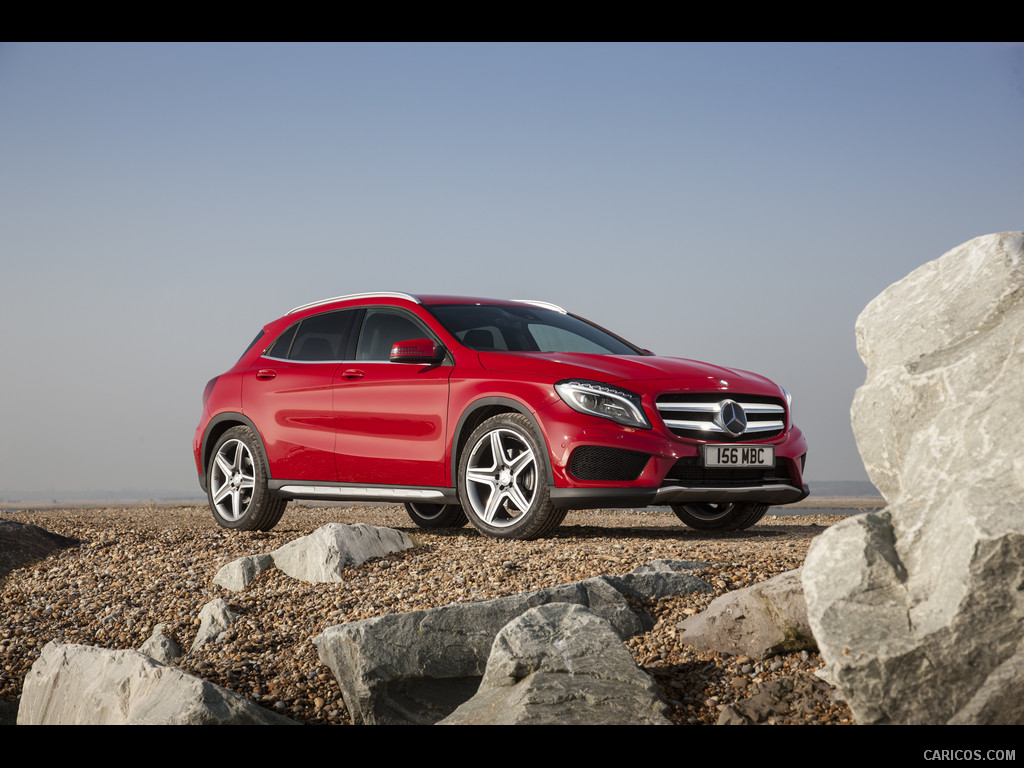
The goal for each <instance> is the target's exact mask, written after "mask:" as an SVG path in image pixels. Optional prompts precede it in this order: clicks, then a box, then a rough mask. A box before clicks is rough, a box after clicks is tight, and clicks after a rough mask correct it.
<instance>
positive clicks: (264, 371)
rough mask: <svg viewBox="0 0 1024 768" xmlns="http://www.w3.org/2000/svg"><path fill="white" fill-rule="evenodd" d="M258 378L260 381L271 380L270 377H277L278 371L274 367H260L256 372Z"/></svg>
mask: <svg viewBox="0 0 1024 768" xmlns="http://www.w3.org/2000/svg"><path fill="white" fill-rule="evenodd" d="M256 378H257V379H259V380H260V381H269V380H270V379H275V378H277V371H275V370H274V369H273V368H260V369H259V370H258V371H257V372H256Z"/></svg>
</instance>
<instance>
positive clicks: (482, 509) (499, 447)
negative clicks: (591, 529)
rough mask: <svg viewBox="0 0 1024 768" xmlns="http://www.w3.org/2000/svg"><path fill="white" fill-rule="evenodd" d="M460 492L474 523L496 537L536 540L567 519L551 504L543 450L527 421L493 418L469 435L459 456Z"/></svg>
mask: <svg viewBox="0 0 1024 768" xmlns="http://www.w3.org/2000/svg"><path fill="white" fill-rule="evenodd" d="M459 496H460V497H461V499H462V508H463V509H464V510H465V512H466V515H467V517H468V518H469V521H470V522H471V523H472V524H473V527H474V528H476V529H477V530H478V531H480V532H481V533H482V534H484V535H485V536H492V537H494V538H499V539H537V538H540V537H542V536H546V535H547V534H549V533H550V532H551V531H553V530H554V529H555V528H557V527H558V525H559V523H561V522H562V520H563V519H564V518H565V510H561V509H556V508H555V507H554V506H553V505H552V503H551V497H550V492H549V490H548V482H547V448H546V447H545V446H544V443H543V441H542V440H541V439H540V438H539V437H538V436H537V435H536V434H535V432H534V428H533V425H532V424H531V423H530V421H529V419H527V418H526V417H525V416H523V415H521V414H518V413H503V414H500V415H498V416H493V417H491V418H490V419H488V420H487V421H485V422H484V423H483V424H481V425H480V426H479V427H477V428H476V429H475V430H474V431H473V434H472V435H470V437H469V441H468V442H467V443H466V448H465V450H464V451H463V453H462V457H461V458H460V459H459Z"/></svg>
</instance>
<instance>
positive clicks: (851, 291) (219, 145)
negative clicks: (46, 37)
mask: <svg viewBox="0 0 1024 768" xmlns="http://www.w3.org/2000/svg"><path fill="white" fill-rule="evenodd" d="M0 104H2V105H3V107H4V108H3V111H2V112H0V163H2V165H0V167H2V169H3V170H2V172H0V259H2V266H3V279H2V280H0V326H2V328H3V330H4V332H5V340H6V341H7V351H8V356H7V365H6V370H5V373H6V375H5V376H4V379H3V384H2V385H0V387H2V389H0V393H2V397H0V430H2V435H3V438H4V439H3V440H2V441H0V499H9V498H11V497H13V496H15V495H18V494H20V495H22V496H25V495H32V496H36V497H42V498H68V497H69V495H71V494H74V495H76V496H79V497H80V496H82V495H88V496H90V497H95V496H96V495H97V494H105V493H109V492H110V489H115V490H118V489H120V490H119V492H124V493H128V494H132V495H133V496H134V494H137V493H143V492H144V491H146V490H147V489H158V491H150V492H149V493H143V495H142V496H141V498H151V497H154V494H155V493H157V492H158V493H160V494H164V495H166V494H171V495H174V496H176V497H188V498H191V497H193V496H199V495H201V493H202V491H201V490H200V488H199V485H198V482H197V480H196V470H195V466H194V463H193V459H192V453H191V442H192V435H193V432H194V430H195V427H196V425H197V423H198V420H199V416H200V411H201V402H200V401H201V396H202V392H203V387H204V385H205V383H206V382H207V380H208V379H210V378H211V377H213V376H215V375H217V374H219V373H221V372H223V371H224V370H225V369H227V368H228V367H230V366H231V365H232V364H233V363H234V361H235V360H236V359H237V358H238V355H239V354H240V353H241V352H242V350H243V349H244V348H245V346H246V345H247V344H248V343H249V341H250V340H251V339H252V338H253V336H254V335H255V334H256V332H257V330H258V329H259V328H260V327H262V325H263V324H265V323H266V322H268V321H270V320H272V319H274V318H276V317H279V316H280V315H282V314H283V313H284V312H286V311H287V310H288V309H290V308H291V307H294V306H297V305H300V304H304V303H307V302H310V301H314V300H317V299H322V298H325V297H328V296H335V295H339V294H347V293H354V292H360V291H372V290H400V291H408V292H411V293H450V294H467V295H480V296H495V297H499V298H514V299H519V298H534V299H541V300H546V301H551V302H554V303H556V304H559V305H561V306H564V307H566V308H568V309H570V310H571V311H574V312H576V313H579V314H581V315H583V316H585V317H587V318H589V319H591V320H593V321H595V322H597V323H598V324H600V325H603V326H605V327H607V328H609V329H611V330H613V331H615V332H616V333H618V334H620V335H621V336H623V337H625V338H627V339H629V340H630V341H632V342H634V343H636V344H638V345H640V346H642V347H646V348H648V349H651V350H654V351H655V352H656V353H658V354H664V355H672V356H678V357H689V358H696V359H699V360H705V361H708V362H712V363H718V364H722V365H727V366H733V367H738V368H743V369H746V370H752V371H756V372H758V373H762V374H764V375H766V376H769V377H770V378H772V379H774V380H775V381H776V382H778V383H779V384H780V385H782V386H784V387H786V388H787V389H788V390H789V391H790V392H791V393H792V394H793V397H794V416H795V421H796V423H797V424H798V425H799V426H800V427H801V428H802V429H803V431H804V432H805V434H806V435H807V439H808V443H809V445H810V450H809V454H808V461H807V478H808V480H809V481H810V483H811V485H812V488H813V486H814V485H815V483H817V482H831V481H836V480H849V481H860V482H863V481H866V480H867V475H866V473H865V471H864V468H863V465H862V463H861V461H860V457H859V454H858V452H857V448H856V444H855V441H854V438H853V434H852V430H851V428H850V418H849V409H850V403H851V402H852V400H853V394H854V391H855V389H856V388H857V387H858V386H859V385H860V384H861V383H862V382H863V379H864V367H863V365H862V364H861V362H860V360H859V358H858V356H857V352H856V348H855V341H854V322H855V320H856V317H857V315H858V314H859V312H860V311H861V310H862V309H863V307H864V306H865V305H866V304H867V303H868V302H869V301H870V300H871V299H872V298H873V297H874V296H876V295H877V294H878V293H879V292H880V291H882V290H883V289H884V288H885V287H886V286H888V285H889V284H891V283H892V282H894V281H896V280H898V279H900V278H902V277H904V276H905V275H906V274H908V273H909V272H911V271H912V270H913V269H915V268H917V267H919V266H921V265H922V264H924V263H925V262H928V261H930V260H932V259H935V258H938V257H939V256H941V255H942V254H943V253H945V252H946V251H948V250H950V249H952V248H954V247H956V246H958V245H959V244H961V243H963V242H965V241H967V240H970V239H972V238H974V237H977V236H980V235H985V234H989V233H993V232H1002V231H1008V230H1019V229H1021V228H1022V224H1024V221H1022V214H1024V142H1022V141H1021V137H1022V136H1024V45H1022V44H1020V43H842V44H840V43H785V44H782V43H743V44H740V43H729V44H725V43H721V44H710V43H704V44H679V43H650V44H636V43H570V44H557V43H546V44H540V43H498V44H495V43H463V44H442V43H401V44H399V43H368V44H327V43H323V44H319V43H317V44H293V43H233V44H220V43H189V44H183V43H2V44H0Z"/></svg>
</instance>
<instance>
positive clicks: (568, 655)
mask: <svg viewBox="0 0 1024 768" xmlns="http://www.w3.org/2000/svg"><path fill="white" fill-rule="evenodd" d="M665 711H666V707H665V705H664V703H663V702H662V701H661V698H660V696H659V694H658V689H657V686H656V685H655V684H654V681H653V680H652V679H651V678H650V676H648V675H647V673H645V672H644V671H643V670H641V669H640V668H638V667H637V665H636V662H634V661H633V657H632V655H630V653H629V651H628V650H626V646H624V645H623V644H622V640H621V638H620V637H619V635H618V633H617V632H616V631H615V628H614V627H612V625H611V624H610V623H609V622H608V621H607V620H605V619H602V618H601V617H599V616H596V615H595V614H593V613H591V612H590V611H589V610H587V609H586V608H584V607H583V606H581V605H573V604H570V603H550V604H548V605H542V606H539V607H537V608H531V609H530V610H528V611H526V613H524V614H522V615H521V616H519V617H517V618H515V619H513V620H512V621H511V622H509V623H508V624H506V625H505V626H504V627H503V628H502V630H501V631H500V632H499V633H498V636H497V637H496V638H495V639H494V645H493V646H492V647H491V652H490V655H489V657H488V659H487V669H486V670H485V671H484V675H483V679H482V680H481V681H480V687H479V689H478V690H477V692H476V694H474V696H473V698H471V699H470V700H469V701H467V702H465V703H464V704H462V705H461V706H460V707H459V708H458V709H456V710H455V712H453V713H452V714H451V715H449V716H448V717H446V718H445V719H444V720H442V721H441V725H543V724H545V723H559V724H563V725H671V724H672V723H671V721H670V720H669V719H668V718H667V717H666V716H665Z"/></svg>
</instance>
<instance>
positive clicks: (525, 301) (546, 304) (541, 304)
mask: <svg viewBox="0 0 1024 768" xmlns="http://www.w3.org/2000/svg"><path fill="white" fill-rule="evenodd" d="M513 301H518V302H519V303H520V304H533V306H535V307H543V308H544V309H553V310H554V311H555V312H561V313H562V314H563V315H568V314H569V313H568V312H567V311H566V310H564V309H562V308H561V307H560V306H558V305H557V304H552V303H551V302H550V301H536V300H535V299H513Z"/></svg>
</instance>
